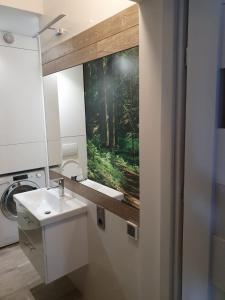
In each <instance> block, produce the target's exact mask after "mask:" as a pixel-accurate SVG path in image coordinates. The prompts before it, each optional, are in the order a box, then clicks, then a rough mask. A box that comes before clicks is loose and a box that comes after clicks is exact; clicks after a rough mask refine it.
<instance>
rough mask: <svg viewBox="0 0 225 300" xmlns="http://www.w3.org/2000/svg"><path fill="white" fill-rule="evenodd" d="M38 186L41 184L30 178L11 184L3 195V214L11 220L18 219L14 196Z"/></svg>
mask: <svg viewBox="0 0 225 300" xmlns="http://www.w3.org/2000/svg"><path fill="white" fill-rule="evenodd" d="M38 188H39V186H38V185H37V184H36V183H35V182H32V181H28V180H24V181H18V182H15V183H13V184H11V185H10V186H9V187H8V188H7V189H6V191H5V192H4V193H3V194H2V197H1V211H2V213H3V215H4V216H5V217H6V218H7V219H9V220H16V219H17V212H16V203H15V201H14V199H13V196H14V195H16V194H20V193H25V192H28V191H33V190H36V189H38Z"/></svg>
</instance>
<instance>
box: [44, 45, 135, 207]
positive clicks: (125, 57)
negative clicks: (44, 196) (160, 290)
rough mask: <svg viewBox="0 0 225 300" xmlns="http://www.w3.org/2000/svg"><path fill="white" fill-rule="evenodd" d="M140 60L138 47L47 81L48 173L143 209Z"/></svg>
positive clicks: (61, 73) (45, 85)
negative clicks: (141, 198) (140, 163)
mask: <svg viewBox="0 0 225 300" xmlns="http://www.w3.org/2000/svg"><path fill="white" fill-rule="evenodd" d="M138 57H139V54H138V47H135V48H132V49H128V50H124V51H122V52H119V53H115V54H112V55H108V56H105V57H103V58H99V59H97V60H94V61H91V62H87V63H85V64H83V65H80V66H75V67H73V68H71V69H67V70H63V71H61V72H58V73H55V74H51V75H48V76H45V77H44V79H43V81H44V94H45V114H46V131H47V141H48V158H49V167H50V168H51V169H53V170H56V171H57V172H59V173H61V174H63V175H64V176H66V177H69V178H72V179H74V180H77V181H79V182H82V183H83V184H85V185H88V186H90V187H92V188H94V189H97V190H99V191H101V192H103V193H106V194H108V195H110V196H112V197H114V198H116V199H118V200H124V201H126V202H128V203H130V204H132V205H134V206H138V204H139V68H138ZM109 188H110V189H109Z"/></svg>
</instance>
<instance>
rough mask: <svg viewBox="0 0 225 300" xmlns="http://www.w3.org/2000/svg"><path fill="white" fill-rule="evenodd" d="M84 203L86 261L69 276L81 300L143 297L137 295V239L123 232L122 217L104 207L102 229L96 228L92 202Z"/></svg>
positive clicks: (131, 299) (94, 206)
mask: <svg viewBox="0 0 225 300" xmlns="http://www.w3.org/2000/svg"><path fill="white" fill-rule="evenodd" d="M87 204H88V245H89V246H88V252H89V264H88V266H87V267H84V268H81V269H80V270H78V271H75V272H73V273H72V274H71V275H70V279H72V281H73V282H74V284H75V286H76V287H77V288H78V289H79V290H80V291H81V292H82V294H83V296H84V299H85V300H106V299H107V300H144V299H143V298H140V297H139V295H138V266H139V260H138V259H139V242H138V241H134V240H132V239H130V238H129V237H128V236H127V234H126V221H125V220H123V219H121V218H119V217H117V216H116V215H114V214H112V213H110V212H108V211H106V229H105V231H104V230H102V229H100V228H98V227H97V225H96V224H97V215H96V205H95V204H94V203H92V202H90V201H87ZM153 299H154V298H152V300H153Z"/></svg>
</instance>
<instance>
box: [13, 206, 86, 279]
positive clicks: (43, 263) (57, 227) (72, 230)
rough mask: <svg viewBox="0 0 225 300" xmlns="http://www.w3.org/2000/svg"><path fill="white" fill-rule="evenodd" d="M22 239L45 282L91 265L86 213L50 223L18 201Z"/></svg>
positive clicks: (24, 249) (26, 250)
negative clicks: (43, 222)
mask: <svg viewBox="0 0 225 300" xmlns="http://www.w3.org/2000/svg"><path fill="white" fill-rule="evenodd" d="M17 213H18V228H19V242H20V246H21V248H22V249H23V251H24V253H25V254H26V256H27V257H28V259H29V260H30V261H31V263H32V264H33V266H34V267H35V268H36V270H37V271H38V273H39V274H40V276H41V277H42V279H43V281H44V282H45V283H50V282H52V281H54V280H56V279H58V278H60V277H62V276H64V275H66V274H69V273H71V272H72V271H74V270H76V269H79V268H80V267H82V266H84V265H86V264H88V252H87V251H88V250H87V249H88V247H87V216H86V213H83V214H79V215H76V216H73V217H69V218H67V219H64V220H62V221H58V222H55V223H52V224H49V225H44V226H41V225H40V222H39V221H38V220H37V219H36V218H35V217H34V216H33V215H32V214H31V213H30V212H29V211H28V210H27V209H26V208H25V207H24V206H23V205H22V204H20V203H18V202H17Z"/></svg>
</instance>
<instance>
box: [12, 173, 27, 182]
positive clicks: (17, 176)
mask: <svg viewBox="0 0 225 300" xmlns="http://www.w3.org/2000/svg"><path fill="white" fill-rule="evenodd" d="M26 179H28V175H27V174H22V175H16V176H13V181H20V180H26Z"/></svg>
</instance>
